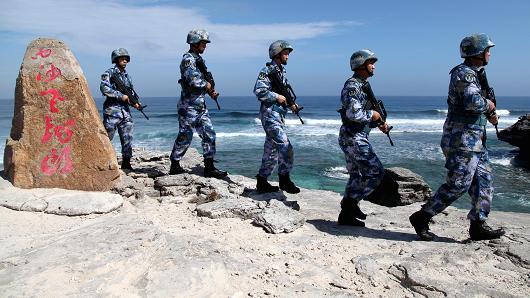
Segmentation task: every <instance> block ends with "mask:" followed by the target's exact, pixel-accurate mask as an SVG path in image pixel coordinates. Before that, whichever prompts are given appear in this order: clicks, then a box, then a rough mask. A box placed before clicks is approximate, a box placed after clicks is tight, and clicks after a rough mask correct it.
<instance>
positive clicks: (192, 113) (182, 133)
mask: <svg viewBox="0 0 530 298" xmlns="http://www.w3.org/2000/svg"><path fill="white" fill-rule="evenodd" d="M197 58H199V56H198V55H197V54H195V53H190V52H188V53H186V54H184V56H183V57H182V62H181V63H180V74H181V81H179V82H181V86H182V91H181V93H180V101H179V103H178V106H177V108H178V115H179V134H178V136H177V139H176V140H175V144H174V145H173V151H172V152H171V160H174V161H178V160H181V159H182V157H183V156H184V154H185V153H186V151H187V150H188V148H189V146H190V144H191V140H192V138H193V128H195V130H196V131H197V134H198V135H199V137H200V138H201V139H202V149H203V156H204V158H213V157H214V156H215V131H214V129H213V126H212V121H211V120H210V115H209V114H208V109H206V103H205V99H204V96H205V94H206V85H207V81H206V80H205V79H204V78H203V75H202V73H201V72H200V71H199V70H198V69H197V67H196V59H197Z"/></svg>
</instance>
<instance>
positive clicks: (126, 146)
mask: <svg viewBox="0 0 530 298" xmlns="http://www.w3.org/2000/svg"><path fill="white" fill-rule="evenodd" d="M103 126H104V127H105V130H106V131H107V134H108V136H109V139H110V140H111V141H112V139H113V138H114V133H115V132H116V128H118V135H119V136H120V143H121V154H122V157H129V158H130V157H132V140H133V135H132V134H133V128H134V123H133V120H132V117H131V114H130V112H128V111H125V110H122V111H121V112H120V113H113V115H108V114H105V113H104V114H103Z"/></svg>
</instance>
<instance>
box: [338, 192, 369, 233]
mask: <svg viewBox="0 0 530 298" xmlns="http://www.w3.org/2000/svg"><path fill="white" fill-rule="evenodd" d="M340 207H341V210H340V214H339V219H338V220H337V222H338V224H339V225H343V226H356V227H364V222H362V221H360V220H358V219H357V218H361V217H362V215H364V218H362V219H366V214H364V213H362V211H361V209H359V206H358V205H357V202H355V201H354V200H352V199H343V200H342V202H340ZM359 212H360V213H359ZM361 214H362V215H361Z"/></svg>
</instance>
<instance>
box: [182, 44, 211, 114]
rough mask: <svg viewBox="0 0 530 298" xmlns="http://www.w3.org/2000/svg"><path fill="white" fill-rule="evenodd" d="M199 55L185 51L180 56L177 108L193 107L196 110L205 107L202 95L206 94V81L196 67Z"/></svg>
mask: <svg viewBox="0 0 530 298" xmlns="http://www.w3.org/2000/svg"><path fill="white" fill-rule="evenodd" d="M197 58H199V55H197V54H193V53H190V52H187V53H186V54H184V55H183V56H182V61H181V62H180V75H181V79H180V80H179V82H180V84H181V87H182V91H181V93H180V102H179V108H188V107H191V108H194V109H196V110H204V109H206V104H205V102H204V95H205V94H206V85H207V83H208V82H207V81H206V80H205V79H204V76H203V74H202V73H201V72H200V70H199V69H198V68H197V64H196V61H197Z"/></svg>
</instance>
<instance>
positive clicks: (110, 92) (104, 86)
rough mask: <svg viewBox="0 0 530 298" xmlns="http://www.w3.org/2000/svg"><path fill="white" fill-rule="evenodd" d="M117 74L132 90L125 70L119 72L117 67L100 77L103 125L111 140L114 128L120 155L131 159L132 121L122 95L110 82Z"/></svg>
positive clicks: (129, 78) (130, 81) (127, 105)
mask: <svg viewBox="0 0 530 298" xmlns="http://www.w3.org/2000/svg"><path fill="white" fill-rule="evenodd" d="M115 73H116V74H118V76H119V78H120V79H121V80H122V82H123V83H124V85H126V86H129V87H131V88H133V84H132V80H131V76H130V75H129V74H128V73H127V71H126V70H123V72H121V71H120V70H119V69H118V67H117V66H114V67H111V68H109V69H108V70H107V71H106V72H105V73H103V74H102V75H101V84H100V86H99V89H100V90H101V93H102V94H103V96H105V97H106V99H105V102H104V103H103V125H104V126H105V129H106V130H107V134H108V135H109V139H111V140H112V138H113V137H114V133H115V132H116V127H117V128H118V134H119V136H120V142H121V154H122V157H124V158H127V157H128V158H130V157H132V139H133V136H132V133H133V127H134V123H133V119H132V115H131V111H130V110H129V104H128V103H127V102H125V101H123V99H122V97H123V94H122V93H121V92H120V91H118V90H116V86H114V84H113V83H111V82H110V77H111V76H112V75H113V74H115Z"/></svg>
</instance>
